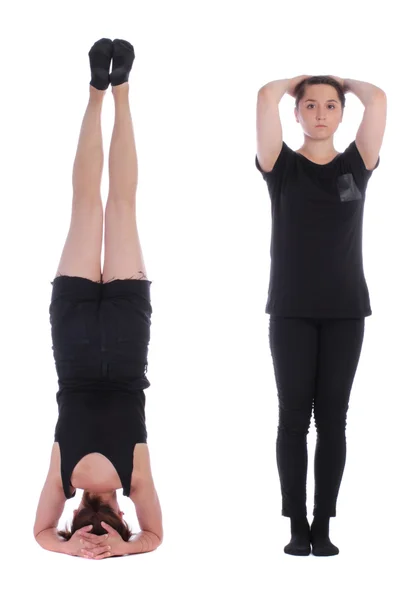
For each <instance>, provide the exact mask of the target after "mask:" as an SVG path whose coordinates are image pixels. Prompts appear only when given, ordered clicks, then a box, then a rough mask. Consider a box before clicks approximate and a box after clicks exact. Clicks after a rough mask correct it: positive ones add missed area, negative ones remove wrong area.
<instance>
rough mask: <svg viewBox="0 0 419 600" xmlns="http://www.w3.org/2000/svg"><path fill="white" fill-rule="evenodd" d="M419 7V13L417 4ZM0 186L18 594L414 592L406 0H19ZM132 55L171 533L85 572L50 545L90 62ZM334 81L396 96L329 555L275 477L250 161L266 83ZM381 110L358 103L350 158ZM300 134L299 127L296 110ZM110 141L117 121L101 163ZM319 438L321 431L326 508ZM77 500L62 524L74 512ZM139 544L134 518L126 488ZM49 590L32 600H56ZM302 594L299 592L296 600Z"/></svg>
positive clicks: (6, 525) (411, 70) (289, 118)
mask: <svg viewBox="0 0 419 600" xmlns="http://www.w3.org/2000/svg"><path fill="white" fill-rule="evenodd" d="M412 10H413V9H412ZM1 22H2V61H1V62H2V69H1V84H0V85H1V88H2V93H1V103H2V106H3V108H2V116H3V119H2V134H1V141H2V143H1V155H2V159H1V164H2V175H1V179H0V185H1V187H2V190H1V192H2V193H1V199H2V218H1V223H0V227H1V231H0V233H1V237H0V239H1V253H0V256H1V273H2V287H1V290H2V293H1V308H2V310H1V316H2V319H1V321H2V335H1V340H2V361H1V365H2V373H1V375H2V376H1V381H2V399H1V408H2V410H1V414H2V420H1V429H2V431H3V434H2V437H1V473H2V518H1V521H2V524H1V536H0V547H1V551H2V565H1V567H0V568H1V569H2V570H3V567H5V569H4V570H3V576H2V585H3V586H6V585H10V586H12V587H9V591H8V593H7V597H8V598H10V599H12V598H20V597H26V596H27V595H28V594H30V593H31V592H35V590H38V591H39V593H41V590H42V595H43V597H44V598H46V599H49V598H56V597H60V598H64V599H67V598H70V597H71V598H74V597H77V596H81V597H90V596H93V595H94V596H95V597H98V596H99V597H101V598H111V597H114V596H115V593H118V594H120V595H121V596H122V595H123V596H124V597H131V596H133V597H143V598H150V599H154V598H156V599H163V598H164V599H166V598H178V597H179V598H181V597H182V598H184V599H188V600H189V599H194V600H195V599H200V600H201V599H202V600H204V599H207V598H211V599H212V598H219V599H221V600H227V599H230V598H263V600H270V599H271V598H272V599H273V598H280V597H284V598H285V597H292V598H296V599H297V600H298V599H300V598H306V597H307V596H308V594H310V597H311V598H323V599H328V598H336V597H340V598H353V597H354V595H356V596H358V597H360V598H367V597H379V596H381V595H383V594H384V592H388V595H389V596H393V597H394V594H395V593H396V590H397V593H398V595H399V596H400V597H403V598H404V599H406V600H407V599H410V598H414V597H417V596H416V594H417V590H415V587H416V585H417V583H416V582H417V578H416V576H415V571H414V570H415V565H416V563H417V558H418V544H417V537H418V533H419V532H418V527H417V523H416V521H417V517H416V515H417V495H416V493H415V492H416V487H415V486H416V478H417V456H418V449H417V419H418V416H419V412H418V399H419V398H418V391H417V385H416V381H417V379H416V371H417V363H418V349H417V339H418V333H419V332H418V318H417V305H418V292H417V255H418V239H417V202H418V192H417V189H418V187H417V181H418V176H417V160H416V152H415V150H416V142H417V136H418V125H417V108H416V107H417V97H418V84H417V60H415V57H416V58H417V45H416V43H415V41H414V38H415V34H416V27H415V23H414V19H412V15H411V14H409V8H408V3H407V2H398V3H397V4H394V5H391V6H385V5H383V4H382V3H378V2H362V3H359V4H354V3H351V4H349V3H344V2H328V3H318V2H306V3H304V2H299V3H297V4H294V3H291V2H279V1H275V2H268V1H259V2H249V3H245V2H232V1H230V2H229V1H224V2H210V3H204V2H185V1H181V0H179V1H177V2H168V1H166V2H154V3H152V2H145V1H144V2H134V1H132V2H123V1H117V2H104V1H101V2H96V1H95V2H82V3H75V2H72V3H71V4H70V3H69V4H68V5H65V4H64V3H61V2H54V3H52V2H23V3H22V2H21V3H13V4H11V3H9V4H8V8H7V9H5V8H3V15H2V19H1ZM101 37H110V38H116V37H118V38H124V39H127V40H129V41H130V42H131V43H132V44H133V45H134V47H135V52H136V60H135V62H134V67H133V71H132V74H131V77H130V82H131V108H132V114H133V118H134V125H135V132H136V141H137V150H138V159H139V179H140V182H139V189H138V200H137V203H138V211H137V212H138V226H139V231H140V237H141V241H142V244H143V249H144V253H145V258H146V263H147V268H148V274H149V278H150V279H151V280H152V281H153V284H152V301H153V308H154V313H153V324H152V342H151V345H150V354H149V361H150V367H149V378H150V381H151V384H152V385H151V387H150V388H149V390H148V391H147V422H148V431H149V447H150V452H151V457H152V467H153V473H154V478H155V483H156V486H157V489H158V492H159V495H160V499H161V504H162V508H163V512H164V527H165V540H164V544H163V545H162V546H161V547H160V548H159V549H158V550H157V551H156V552H154V553H151V554H148V555H142V556H140V555H136V556H130V557H125V558H121V559H118V560H103V561H88V560H85V559H84V560H82V559H76V558H73V557H69V556H65V555H61V554H56V553H52V552H47V551H45V550H43V549H42V548H40V547H39V546H38V545H37V544H36V542H35V540H34V539H33V536H32V528H33V523H34V518H35V510H36V506H37V503H38V498H39V494H40V491H41V489H42V485H43V483H44V479H45V476H46V473H47V469H48V466H49V457H50V452H51V447H52V443H53V431H54V427H55V423H56V419H57V414H58V413H57V405H56V401H55V393H56V375H55V369H54V364H53V358H52V351H51V339H50V326H49V318H48V305H49V301H50V295H51V285H50V281H52V279H53V277H54V274H55V271H56V267H57V264H58V259H59V256H60V253H61V250H62V246H63V243H64V240H65V237H66V235H67V230H68V224H69V218H70V208H71V193H72V190H71V170H72V163H73V160H74V155H75V150H76V145H77V139H78V134H79V129H80V124H81V119H82V117H83V113H84V110H85V105H86V102H87V99H88V83H89V80H90V71H89V63H88V55H87V53H88V51H89V49H90V47H91V45H92V44H93V43H94V42H95V41H96V40H97V39H99V38H101ZM300 74H312V75H318V74H332V75H337V76H340V77H343V78H345V77H348V78H352V79H358V80H362V81H369V82H371V83H374V84H375V85H378V86H379V87H381V88H382V89H384V90H385V92H386V93H387V98H388V121H387V123H388V124H387V130H386V135H385V138H384V144H383V146H382V150H381V154H380V155H381V163H380V166H379V167H378V169H377V170H376V171H375V172H374V173H373V176H372V178H371V180H370V183H369V186H368V190H367V198H366V206H365V218H364V268H365V275H366V279H367V283H368V286H369V291H370V297H371V304H372V310H373V315H372V316H371V317H369V318H367V319H366V330H365V340H364V346H363V350H362V354H361V360H360V363H359V367H358V371H357V375H356V378H355V382H354V385H353V388H352V395H351V401H350V410H349V414H348V427H347V442H348V456H347V463H346V469H345V473H344V477H343V482H342V486H341V492H340V496H339V500H338V507H337V517H336V518H335V519H332V520H331V528H330V531H331V539H332V541H333V542H334V543H335V544H337V545H338V546H339V547H340V550H341V553H340V555H339V556H337V557H332V558H325V559H321V558H315V557H313V556H310V557H304V558H299V557H290V556H286V555H285V554H284V552H283V546H284V545H285V544H286V543H287V542H288V541H289V519H286V518H283V517H281V499H280V488H279V480H278V475H277V467H276V460H275V440H276V428H277V418H278V415H277V410H278V409H277V398H276V388H275V384H274V376H273V368H272V363H271V357H270V353H269V347H268V316H267V315H265V313H264V308H265V301H266V293H267V287H268V275H269V242H270V239H269V237H270V209H269V198H268V192H267V189H266V185H265V183H264V182H263V180H262V177H261V175H260V174H259V173H258V172H257V170H256V168H255V167H254V155H255V149H256V144H255V107H256V95H257V91H258V89H259V87H261V86H262V85H263V84H264V83H266V82H267V81H270V80H272V79H282V78H285V77H294V76H297V75H300ZM362 112H363V107H362V104H361V103H360V101H359V100H358V99H357V98H356V97H355V96H354V95H353V94H348V95H347V107H346V109H345V116H344V121H343V123H342V125H341V126H340V128H339V130H338V132H337V134H336V136H335V147H336V149H337V150H338V151H343V150H344V149H345V148H346V146H347V145H348V144H349V143H350V142H351V141H352V140H353V139H354V138H355V135H356V131H357V128H358V126H359V123H360V121H361V118H362ZM280 114H281V120H282V124H283V130H284V139H285V141H286V142H287V143H288V144H289V145H290V146H291V147H292V148H293V149H297V148H298V147H299V146H300V145H301V144H302V139H303V138H302V131H301V128H300V126H299V125H298V124H297V123H296V122H295V119H294V116H293V99H292V98H291V97H290V96H286V97H284V99H283V100H282V101H281V103H280ZM112 124H113V101H112V97H111V93H110V90H109V93H108V95H107V97H106V98H105V102H104V112H103V127H104V144H105V170H104V179H103V192H104V198H105V197H106V190H107V154H108V147H109V142H110V135H111V129H112ZM314 442H315V430H314V425H312V427H311V430H310V435H309V452H310V455H309V456H310V459H309V479H308V500H309V502H308V511H309V518H311V511H312V498H313V478H312V460H313V451H314ZM80 496H81V491H80V490H79V491H78V492H77V496H76V498H75V499H74V500H70V501H68V502H67V503H66V507H65V511H64V513H63V517H62V520H61V521H60V526H62V525H64V524H65V522H66V521H67V522H68V521H69V519H70V518H71V516H72V510H73V509H74V508H75V507H77V506H78V503H79V500H80ZM118 497H119V499H120V506H121V508H122V510H124V512H125V517H126V519H127V521H128V522H129V523H130V524H132V526H133V528H134V531H138V524H137V521H136V518H135V512H134V506H133V504H132V502H131V501H130V500H129V499H128V498H125V497H123V496H122V491H121V490H119V491H118ZM38 591H36V592H35V593H36V594H37V593H38ZM290 594H292V595H291V596H290Z"/></svg>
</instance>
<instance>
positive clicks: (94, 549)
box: [81, 545, 111, 558]
mask: <svg viewBox="0 0 419 600" xmlns="http://www.w3.org/2000/svg"><path fill="white" fill-rule="evenodd" d="M110 549H111V547H110V546H105V545H93V546H91V547H84V548H82V550H81V554H82V556H85V557H87V558H105V557H107V556H110V555H111V553H110Z"/></svg>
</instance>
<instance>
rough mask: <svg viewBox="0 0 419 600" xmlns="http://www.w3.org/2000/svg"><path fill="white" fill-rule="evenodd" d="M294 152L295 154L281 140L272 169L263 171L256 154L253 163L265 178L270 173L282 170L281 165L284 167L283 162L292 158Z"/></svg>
mask: <svg viewBox="0 0 419 600" xmlns="http://www.w3.org/2000/svg"><path fill="white" fill-rule="evenodd" d="M294 154H295V151H294V150H292V149H291V148H290V147H289V146H288V145H287V144H286V143H285V142H284V141H282V146H281V148H280V151H279V154H278V156H277V157H276V159H275V162H274V164H273V167H272V169H269V170H268V171H265V170H264V169H263V167H262V166H261V164H260V161H259V158H258V155H257V154H256V157H255V165H256V168H257V169H258V171H260V172H261V173H262V175H263V177H264V178H265V176H268V177H269V176H270V175H271V174H272V175H275V174H277V173H278V171H279V170H282V167H284V166H285V163H287V162H288V161H289V160H291V159H292V157H293V155H294Z"/></svg>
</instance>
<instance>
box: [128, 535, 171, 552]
mask: <svg viewBox="0 0 419 600" xmlns="http://www.w3.org/2000/svg"><path fill="white" fill-rule="evenodd" d="M161 543H162V540H161V539H160V538H159V537H158V536H157V535H156V534H155V533H152V532H151V531H140V533H138V534H137V535H135V536H134V537H133V538H132V540H130V541H129V542H128V545H127V554H142V553H144V552H152V551H153V550H155V549H156V548H158V547H159V546H160V544H161Z"/></svg>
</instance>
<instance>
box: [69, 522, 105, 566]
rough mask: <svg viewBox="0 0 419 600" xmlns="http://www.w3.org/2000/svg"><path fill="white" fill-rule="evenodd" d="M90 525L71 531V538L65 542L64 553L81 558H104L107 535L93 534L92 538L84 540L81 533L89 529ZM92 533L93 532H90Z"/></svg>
mask: <svg viewBox="0 0 419 600" xmlns="http://www.w3.org/2000/svg"><path fill="white" fill-rule="evenodd" d="M91 527H92V526H91V525H86V526H85V527H81V528H80V529H78V530H77V531H75V532H74V533H73V535H72V536H71V538H70V539H69V540H68V541H67V542H65V553H66V554H70V555H71V556H82V557H83V558H93V559H96V558H105V557H107V556H108V552H109V551H108V545H107V543H106V540H107V538H108V535H107V534H105V535H95V536H94V539H92V538H90V539H89V540H86V539H85V538H83V534H84V533H87V532H88V531H89V530H90V529H91ZM91 535H93V534H91Z"/></svg>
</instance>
